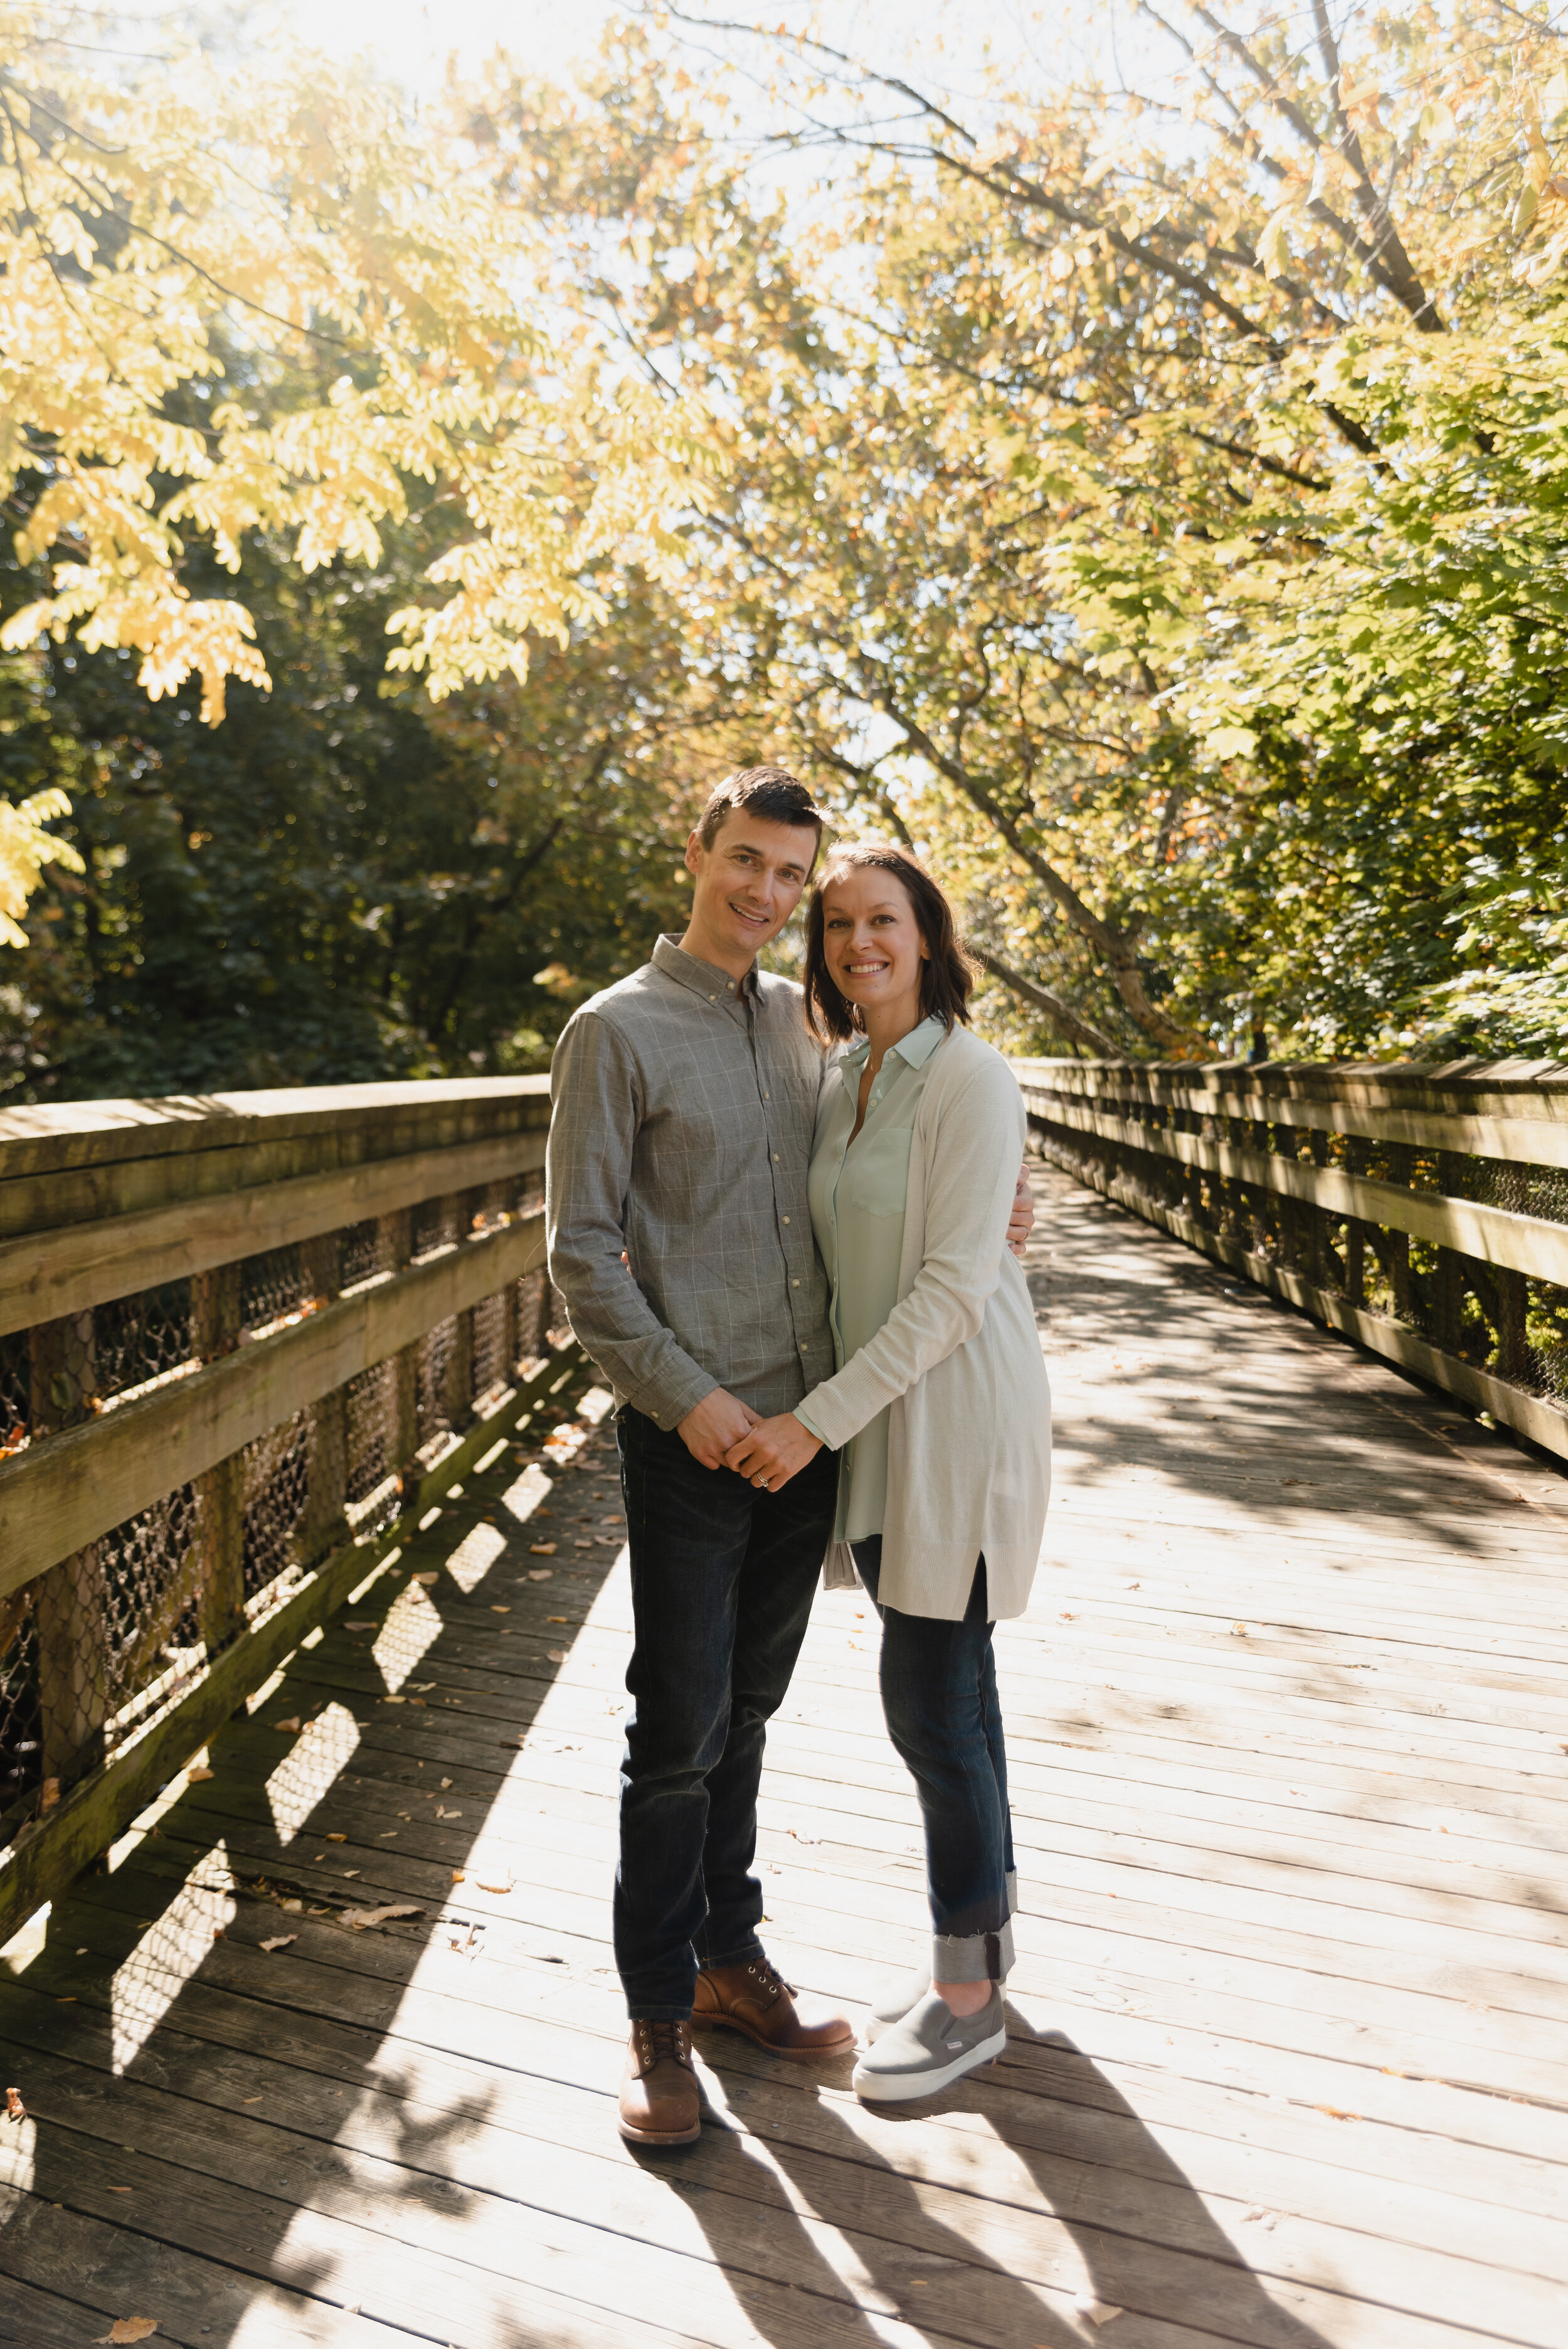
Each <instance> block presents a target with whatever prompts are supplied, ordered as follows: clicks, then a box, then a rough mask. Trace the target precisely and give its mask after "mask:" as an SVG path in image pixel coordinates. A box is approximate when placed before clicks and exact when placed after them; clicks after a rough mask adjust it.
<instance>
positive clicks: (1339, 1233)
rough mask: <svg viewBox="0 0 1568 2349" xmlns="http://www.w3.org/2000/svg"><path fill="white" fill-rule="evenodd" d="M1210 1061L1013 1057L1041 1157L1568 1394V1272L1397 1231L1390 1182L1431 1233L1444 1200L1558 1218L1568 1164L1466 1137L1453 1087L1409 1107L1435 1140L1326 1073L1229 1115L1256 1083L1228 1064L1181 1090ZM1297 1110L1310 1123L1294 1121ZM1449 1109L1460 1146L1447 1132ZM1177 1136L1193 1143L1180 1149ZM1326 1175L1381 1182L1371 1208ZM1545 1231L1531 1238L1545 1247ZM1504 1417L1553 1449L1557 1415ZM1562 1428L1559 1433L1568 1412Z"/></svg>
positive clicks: (1357, 1308)
mask: <svg viewBox="0 0 1568 2349" xmlns="http://www.w3.org/2000/svg"><path fill="white" fill-rule="evenodd" d="M1205 1073H1206V1072H1204V1071H1191V1072H1178V1071H1174V1070H1171V1069H1163V1068H1162V1069H1161V1070H1159V1071H1147V1070H1144V1071H1136V1070H1127V1071H1117V1070H1116V1069H1115V1067H1114V1066H1113V1065H1112V1064H1093V1065H1092V1066H1089V1067H1086V1066H1085V1065H1084V1064H1079V1065H1078V1066H1077V1067H1072V1066H1066V1065H1062V1064H1057V1063H1042V1062H1033V1063H1025V1064H1021V1067H1020V1077H1021V1081H1022V1082H1023V1085H1024V1090H1025V1095H1026V1101H1027V1103H1028V1106H1029V1110H1030V1117H1031V1123H1032V1125H1033V1128H1034V1131H1035V1133H1036V1134H1037V1138H1038V1140H1039V1143H1040V1146H1041V1149H1042V1151H1043V1154H1045V1155H1046V1156H1047V1158H1049V1159H1050V1160H1051V1161H1052V1162H1053V1163H1054V1164H1057V1165H1058V1166H1060V1167H1061V1168H1062V1169H1063V1171H1064V1172H1066V1173H1068V1174H1074V1175H1076V1176H1077V1177H1078V1179H1079V1180H1081V1181H1084V1182H1087V1183H1089V1184H1091V1185H1095V1186H1096V1187H1098V1188H1099V1189H1102V1190H1106V1191H1108V1192H1109V1193H1110V1194H1111V1195H1113V1196H1115V1197H1117V1198H1119V1199H1120V1200H1122V1201H1123V1202H1124V1203H1125V1204H1127V1205H1129V1206H1133V1207H1135V1208H1141V1209H1143V1210H1144V1211H1145V1212H1148V1211H1150V1210H1152V1211H1154V1212H1155V1213H1156V1214H1157V1215H1159V1214H1160V1213H1161V1211H1162V1212H1163V1215H1164V1216H1169V1217H1173V1218H1175V1219H1177V1225H1176V1227H1177V1228H1178V1229H1181V1227H1182V1226H1186V1227H1188V1229H1189V1230H1190V1231H1191V1236H1193V1237H1198V1236H1200V1235H1207V1236H1209V1237H1211V1238H1212V1239H1213V1240H1214V1241H1216V1242H1219V1243H1222V1244H1225V1245H1229V1246H1230V1247H1235V1248H1238V1249H1240V1250H1241V1251H1243V1257H1244V1258H1245V1260H1246V1263H1247V1264H1249V1265H1251V1266H1252V1267H1253V1268H1254V1277H1258V1278H1262V1277H1266V1274H1268V1273H1271V1272H1272V1273H1277V1274H1279V1275H1281V1276H1284V1278H1286V1280H1287V1281H1290V1280H1294V1281H1295V1282H1298V1283H1300V1284H1301V1285H1302V1290H1303V1294H1302V1295H1301V1296H1300V1297H1298V1299H1297V1301H1298V1302H1308V1303H1309V1304H1310V1301H1311V1299H1313V1298H1315V1299H1318V1300H1320V1302H1321V1304H1322V1305H1323V1306H1324V1307H1326V1308H1327V1309H1333V1308H1334V1307H1343V1308H1345V1309H1347V1311H1348V1313H1349V1314H1350V1315H1352V1316H1354V1315H1356V1314H1361V1315H1367V1316H1370V1317H1372V1319H1373V1320H1375V1321H1380V1322H1383V1323H1387V1325H1388V1326H1389V1328H1390V1330H1408V1331H1409V1332H1410V1333H1412V1334H1413V1335H1414V1336H1415V1337H1417V1338H1418V1339H1420V1340H1423V1341H1424V1343H1425V1344H1426V1345H1427V1346H1428V1347H1429V1348H1430V1349H1431V1350H1432V1353H1433V1355H1434V1357H1436V1358H1440V1360H1441V1361H1447V1362H1449V1363H1451V1364H1453V1365H1456V1366H1460V1368H1461V1369H1468V1370H1470V1371H1476V1372H1479V1373H1481V1374H1484V1376H1485V1377H1486V1378H1487V1379H1489V1380H1491V1381H1497V1382H1499V1383H1500V1384H1501V1386H1502V1388H1504V1389H1505V1390H1511V1391H1516V1392H1518V1394H1519V1395H1520V1396H1521V1397H1523V1398H1528V1399H1531V1400H1539V1401H1542V1402H1546V1403H1548V1404H1550V1405H1552V1406H1553V1409H1554V1410H1556V1409H1558V1408H1560V1407H1561V1406H1563V1404H1565V1403H1568V1283H1564V1282H1563V1281H1562V1280H1560V1279H1557V1278H1549V1277H1547V1276H1546V1275H1545V1274H1544V1273H1543V1272H1542V1271H1540V1270H1537V1269H1532V1268H1531V1267H1530V1265H1529V1264H1528V1263H1526V1264H1522V1263H1520V1262H1518V1261H1505V1260H1494V1258H1493V1257H1490V1256H1482V1255H1480V1254H1477V1253H1474V1252H1472V1250H1471V1249H1470V1248H1467V1247H1460V1246H1459V1245H1449V1244H1447V1243H1446V1242H1445V1241H1444V1240H1443V1239H1442V1238H1439V1237H1431V1236H1430V1234H1429V1232H1428V1231H1425V1230H1422V1229H1420V1228H1407V1226H1406V1224H1405V1223H1403V1222H1401V1221H1399V1220H1397V1216H1398V1209H1397V1207H1396V1206H1395V1204H1394V1201H1395V1198H1396V1197H1397V1196H1398V1195H1404V1196H1405V1197H1407V1198H1408V1200H1409V1201H1410V1203H1411V1207H1412V1209H1413V1210H1416V1211H1418V1210H1419V1208H1420V1206H1421V1204H1422V1203H1426V1204H1427V1206H1428V1209H1429V1215H1428V1221H1431V1220H1433V1219H1434V1218H1435V1219H1436V1220H1437V1224H1438V1228H1439V1230H1441V1229H1442V1228H1443V1219H1444V1218H1445V1216H1446V1215H1447V1211H1448V1209H1449V1203H1461V1202H1462V1203H1465V1204H1468V1205H1473V1206H1477V1207H1480V1208H1483V1209H1494V1208H1495V1209H1501V1210H1502V1211H1503V1212H1504V1213H1505V1214H1507V1215H1509V1216H1519V1217H1525V1218H1533V1219H1535V1220H1536V1221H1537V1222H1538V1223H1542V1224H1546V1225H1568V1168H1565V1167H1563V1166H1559V1165H1555V1164H1542V1163H1537V1162H1535V1161H1532V1160H1529V1159H1524V1158H1520V1159H1505V1158H1500V1157H1498V1156H1496V1155H1495V1154H1486V1153H1484V1152H1480V1151H1477V1150H1473V1149H1468V1148H1466V1147H1464V1146H1463V1144H1464V1143H1465V1142H1466V1141H1467V1140H1469V1139H1470V1136H1471V1133H1472V1128H1473V1126H1474V1123H1475V1121H1474V1120H1473V1119H1470V1118H1469V1117H1467V1115H1466V1114H1465V1113H1464V1103H1463V1099H1462V1096H1461V1097H1460V1107H1458V1108H1453V1107H1450V1108H1449V1109H1447V1110H1446V1111H1445V1110H1443V1109H1432V1108H1430V1107H1429V1106H1428V1107H1426V1108H1424V1109H1421V1110H1420V1111H1419V1112H1411V1114H1413V1115H1417V1116H1418V1123H1425V1124H1426V1125H1427V1126H1428V1127H1429V1128H1433V1129H1436V1131H1435V1133H1434V1134H1433V1137H1432V1138H1431V1139H1420V1140H1406V1139H1400V1138H1398V1137H1397V1135H1395V1134H1390V1133H1376V1132H1374V1133H1367V1132H1366V1131H1365V1128H1366V1126H1367V1124H1369V1123H1373V1124H1375V1123H1378V1122H1382V1123H1397V1122H1398V1113H1397V1111H1391V1110H1389V1109H1387V1106H1386V1105H1385V1106H1384V1107H1382V1108H1380V1109H1379V1110H1378V1111H1377V1112H1371V1113H1369V1112H1367V1111H1366V1110H1365V1109H1364V1108H1363V1107H1360V1106H1358V1104H1357V1100H1356V1099H1354V1098H1353V1099H1347V1100H1345V1101H1343V1102H1339V1103H1338V1104H1337V1105H1336V1102H1335V1101H1334V1099H1333V1096H1332V1092H1331V1090H1330V1089H1327V1088H1325V1089H1322V1090H1319V1091H1315V1092H1311V1093H1308V1094H1303V1095H1293V1096H1291V1097H1290V1113H1289V1114H1288V1115H1286V1114H1282V1113H1281V1112H1282V1111H1283V1110H1284V1108H1285V1106H1286V1103H1285V1102H1284V1101H1283V1100H1280V1099H1277V1098H1275V1099H1271V1095H1270V1092H1269V1089H1268V1086H1267V1084H1266V1081H1263V1080H1259V1081H1256V1087H1255V1092H1254V1098H1253V1101H1252V1102H1248V1104H1247V1106H1248V1108H1249V1109H1251V1110H1253V1112H1254V1113H1253V1114H1248V1115H1243V1114H1238V1113H1236V1111H1235V1109H1234V1108H1233V1106H1232V1103H1233V1102H1234V1100H1235V1098H1236V1096H1237V1095H1238V1094H1244V1093H1245V1092H1246V1091H1247V1089H1248V1085H1249V1081H1250V1078H1249V1075H1248V1074H1243V1073H1242V1072H1238V1071H1228V1072H1225V1074H1224V1075H1223V1077H1219V1076H1216V1078H1215V1083H1216V1084H1219V1083H1223V1085H1224V1087H1225V1089H1226V1094H1227V1096H1228V1098H1227V1099H1226V1100H1225V1102H1224V1104H1223V1105H1222V1104H1221V1103H1220V1102H1215V1103H1214V1104H1213V1105H1212V1106H1210V1105H1207V1104H1202V1103H1198V1102H1194V1101H1193V1099H1192V1098H1191V1087H1192V1086H1194V1085H1196V1084H1198V1083H1200V1082H1201V1081H1202V1077H1203V1076H1204V1074H1205ZM1313 1073H1314V1074H1315V1075H1316V1074H1318V1073H1319V1072H1313ZM1483 1074H1484V1072H1483ZM1285 1075H1286V1077H1287V1078H1288V1075H1289V1072H1288V1071H1287V1072H1285ZM1559 1089H1560V1090H1561V1087H1560V1088H1559ZM1184 1092H1185V1097H1182V1096H1183V1093H1184ZM1395 1098H1396V1101H1397V1095H1396V1096H1395ZM1304 1103H1306V1104H1309V1106H1304ZM1493 1106H1494V1109H1495V1104H1494V1105H1493ZM1524 1106H1525V1109H1526V1110H1528V1109H1529V1108H1531V1107H1532V1103H1531V1102H1528V1101H1527V1102H1526V1103H1525V1105H1524ZM1271 1112H1272V1114H1271ZM1512 1113H1513V1114H1514V1115H1515V1116H1519V1115H1521V1114H1522V1112H1521V1111H1519V1110H1514V1111H1513V1112H1512ZM1308 1116H1310V1118H1311V1120H1312V1123H1304V1119H1305V1118H1306V1117H1308ZM1445 1116H1446V1118H1447V1123H1448V1127H1449V1132H1450V1133H1451V1135H1452V1138H1453V1141H1454V1143H1455V1144H1456V1145H1458V1146H1455V1147H1448V1146H1445V1143H1444V1140H1443V1138H1442V1135H1443V1127H1444V1123H1445ZM1336 1117H1337V1120H1338V1123H1337V1124H1336ZM1406 1122H1407V1123H1408V1118H1407V1120H1406ZM1358 1125H1359V1126H1360V1127H1361V1128H1362V1129H1363V1130H1362V1131H1360V1132H1357V1131H1356V1130H1355V1129H1356V1128H1357V1126H1358ZM1180 1137H1190V1139H1191V1144H1192V1145H1193V1146H1192V1147H1191V1148H1187V1149H1185V1150H1184V1149H1183V1146H1182V1142H1181V1139H1180ZM1243 1154H1244V1156H1243ZM1254 1167H1256V1168H1257V1169H1258V1172H1257V1173H1256V1174H1254V1173H1253V1168H1254ZM1276 1169H1277V1170H1278V1171H1277V1172H1276V1171H1275V1170H1276ZM1318 1174H1321V1175H1322V1176H1323V1177H1324V1178H1325V1179H1324V1180H1323V1181H1322V1182H1320V1181H1318V1180H1317V1179H1316V1178H1317V1176H1318ZM1336 1176H1337V1177H1341V1178H1344V1179H1346V1180H1347V1181H1349V1182H1350V1183H1352V1184H1354V1183H1356V1182H1357V1181H1362V1180H1364V1181H1366V1182H1367V1183H1371V1184H1376V1185H1381V1186H1387V1187H1386V1188H1384V1189H1382V1190H1380V1191H1379V1192H1378V1193H1377V1194H1370V1195H1368V1207H1369V1212H1368V1213H1367V1214H1366V1215H1364V1216H1357V1215H1355V1214H1349V1213H1346V1212H1345V1208H1344V1206H1343V1205H1342V1203H1341V1197H1340V1195H1339V1194H1338V1193H1336V1192H1334V1191H1332V1190H1331V1189H1330V1188H1329V1187H1328V1185H1330V1184H1332V1182H1333V1179H1334V1178H1335V1177H1336ZM1421 1220H1422V1218H1421V1216H1420V1214H1419V1212H1415V1213H1412V1215H1411V1216H1410V1217H1409V1219H1408V1221H1409V1224H1410V1225H1411V1226H1418V1225H1419V1224H1420V1222H1421ZM1544 1237H1545V1236H1542V1237H1541V1238H1537V1239H1535V1240H1534V1242H1533V1246H1534V1248H1535V1250H1536V1252H1538V1253H1539V1254H1540V1255H1542V1256H1544V1255H1545V1254H1546V1249H1545V1247H1544V1245H1543V1241H1544ZM1498 1250H1499V1256H1500V1257H1506V1256H1508V1255H1509V1254H1510V1253H1511V1254H1512V1255H1513V1256H1514V1257H1517V1256H1518V1255H1519V1254H1520V1253H1521V1252H1523V1253H1524V1254H1525V1255H1526V1256H1527V1257H1528V1256H1529V1255H1530V1254H1531V1252H1532V1235H1531V1234H1530V1232H1529V1229H1528V1226H1525V1227H1524V1228H1523V1230H1522V1232H1521V1233H1519V1234H1517V1235H1508V1234H1505V1235H1503V1236H1502V1237H1501V1239H1500V1240H1499V1242H1498ZM1558 1254H1559V1255H1560V1254H1561V1250H1560V1249H1559V1250H1558ZM1292 1293H1294V1292H1292ZM1339 1318H1340V1319H1341V1322H1342V1326H1348V1324H1346V1322H1345V1320H1344V1317H1343V1316H1341V1317H1339ZM1362 1334H1366V1333H1365V1332H1362ZM1450 1383H1451V1381H1450ZM1494 1399H1495V1398H1494ZM1504 1403H1505V1406H1506V1397H1504ZM1516 1423H1518V1424H1520V1425H1521V1426H1522V1430H1523V1432H1526V1433H1533V1434H1535V1435H1537V1436H1538V1437H1541V1438H1542V1440H1545V1441H1547V1442H1549V1443H1551V1444H1553V1448H1559V1447H1558V1442H1557V1435H1556V1423H1555V1421H1554V1420H1548V1421H1544V1422H1543V1421H1541V1420H1539V1419H1538V1418H1534V1417H1532V1416H1531V1415H1530V1414H1529V1413H1527V1412H1526V1413H1522V1414H1520V1415H1519V1416H1518V1419H1517V1421H1516ZM1563 1441H1564V1443H1568V1422H1565V1423H1564V1425H1563Z"/></svg>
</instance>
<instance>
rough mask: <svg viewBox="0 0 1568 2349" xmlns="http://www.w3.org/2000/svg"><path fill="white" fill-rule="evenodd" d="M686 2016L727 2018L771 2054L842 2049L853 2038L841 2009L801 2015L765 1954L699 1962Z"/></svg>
mask: <svg viewBox="0 0 1568 2349" xmlns="http://www.w3.org/2000/svg"><path fill="white" fill-rule="evenodd" d="M691 2019H692V2021H693V2022H694V2023H727V2024H728V2026H729V2028H730V2029H731V2030H732V2031H744V2032H745V2033H746V2035H747V2037H748V2039H755V2040H756V2042H757V2044H758V2047H766V2048H768V2049H769V2051H770V2052H771V2053H772V2054H775V2055H842V2054H846V2053H847V2051H848V2050H849V2049H850V2048H851V2047H852V2046H853V2045H854V2044H855V2034H854V2031H853V2028H852V2026H851V2023H849V2021H848V2020H847V2018H846V2017H845V2016H843V2015H841V2014H826V2013H824V2014H819V2015H818V2016H816V2017H815V2018H814V2019H813V2020H811V2021H807V2020H806V2019H805V2018H804V2017H803V2016H802V2015H801V2014H800V2013H799V2011H798V2009H797V2007H796V2004H795V1992H794V1991H793V1990H792V1989H791V1988H790V1986H789V1983H788V1982H786V1981H785V1980H784V1978H783V1976H782V1975H781V1974H779V1973H777V1972H775V1971H774V1969H773V1968H772V1967H771V1966H770V1965H769V1962H768V1961H767V1959H766V1958H752V1959H750V1960H749V1961H748V1963H747V1964H745V1965H743V1966H705V1967H704V1968H703V1970H702V1971H701V1972H700V1973H699V1974H698V1976H697V1978H696V1999H695V2001H694V2002H693V2006H692V2017H691Z"/></svg>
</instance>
